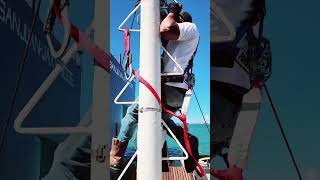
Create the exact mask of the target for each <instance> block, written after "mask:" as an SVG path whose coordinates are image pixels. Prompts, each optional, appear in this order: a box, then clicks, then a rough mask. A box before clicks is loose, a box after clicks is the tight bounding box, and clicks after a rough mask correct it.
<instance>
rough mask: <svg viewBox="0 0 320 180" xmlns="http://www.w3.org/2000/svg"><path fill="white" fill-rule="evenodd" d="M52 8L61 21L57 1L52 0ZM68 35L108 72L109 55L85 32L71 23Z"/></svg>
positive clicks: (61, 21)
mask: <svg viewBox="0 0 320 180" xmlns="http://www.w3.org/2000/svg"><path fill="white" fill-rule="evenodd" d="M53 8H54V11H55V14H56V17H57V18H58V20H59V22H60V23H61V24H62V23H63V18H62V16H61V12H60V9H59V8H58V7H57V2H56V0H54V2H53ZM70 36H71V37H72V38H73V39H74V40H75V41H76V42H77V44H78V45H79V46H80V47H81V48H83V49H85V50H86V51H87V52H88V53H89V54H91V56H93V57H94V60H95V61H96V63H97V64H98V65H99V66H101V67H102V68H103V69H105V70H106V71H107V72H110V59H109V55H108V54H107V53H106V52H105V51H104V50H103V49H101V48H100V47H99V46H97V45H96V44H95V43H94V42H93V41H92V39H91V38H89V37H88V36H87V35H86V33H84V32H81V31H80V30H79V29H78V28H77V27H76V26H74V25H73V24H71V31H70Z"/></svg>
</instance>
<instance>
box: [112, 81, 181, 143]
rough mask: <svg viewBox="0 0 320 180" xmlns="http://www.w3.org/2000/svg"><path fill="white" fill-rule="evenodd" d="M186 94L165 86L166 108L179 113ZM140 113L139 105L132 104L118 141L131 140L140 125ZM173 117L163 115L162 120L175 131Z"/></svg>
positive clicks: (163, 96) (122, 122) (163, 91)
mask: <svg viewBox="0 0 320 180" xmlns="http://www.w3.org/2000/svg"><path fill="white" fill-rule="evenodd" d="M184 95H185V94H184V93H183V91H181V89H180V90H179V89H177V88H175V87H171V86H164V87H163V88H162V100H163V102H164V106H165V107H166V108H169V109H170V110H171V111H173V112H175V111H177V110H178V109H179V108H180V107H181V106H182V103H183V99H184ZM138 112H139V105H138V104H132V105H131V106H129V108H128V109H127V113H126V115H125V117H124V118H123V119H122V121H121V128H120V131H119V135H118V139H119V140H120V141H121V142H125V141H126V142H127V141H129V140H130V139H131V137H132V135H133V133H134V130H135V128H136V127H137V123H138ZM171 117H172V116H171V115H169V114H166V113H162V119H163V120H164V122H165V123H166V124H167V125H168V127H169V128H170V129H174V127H175V126H177V125H176V123H175V122H174V121H173V120H171Z"/></svg>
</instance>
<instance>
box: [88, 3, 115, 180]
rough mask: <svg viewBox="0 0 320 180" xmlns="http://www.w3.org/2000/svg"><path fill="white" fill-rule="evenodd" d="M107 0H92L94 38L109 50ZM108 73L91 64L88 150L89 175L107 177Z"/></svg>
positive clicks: (92, 177) (97, 178) (100, 177)
mask: <svg viewBox="0 0 320 180" xmlns="http://www.w3.org/2000/svg"><path fill="white" fill-rule="evenodd" d="M108 15H109V1H101V0H96V1H95V15H94V41H95V43H96V44H97V45H98V46H99V47H101V48H102V49H103V50H104V51H105V52H107V50H109V16H108ZM109 80H110V76H109V74H108V73H107V71H105V70H104V69H103V68H101V67H100V66H98V65H95V66H94V82H93V102H92V123H91V128H92V136H91V138H92V144H91V150H92V151H93V152H92V154H91V178H90V179H93V180H106V179H109V178H110V173H109V155H108V154H109V153H107V151H108V149H109V147H107V144H108V139H109V138H108V135H109V129H108V127H109V119H110V111H111V109H110V98H109V89H110V87H109Z"/></svg>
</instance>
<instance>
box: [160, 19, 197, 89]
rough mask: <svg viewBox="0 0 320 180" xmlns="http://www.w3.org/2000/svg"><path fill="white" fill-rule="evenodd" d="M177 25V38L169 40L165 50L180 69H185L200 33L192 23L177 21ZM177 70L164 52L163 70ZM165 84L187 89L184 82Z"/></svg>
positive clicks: (165, 71)
mask: <svg viewBox="0 0 320 180" xmlns="http://www.w3.org/2000/svg"><path fill="white" fill-rule="evenodd" d="M178 26H179V30H180V35H179V38H178V39H177V40H175V41H169V42H168V44H167V46H166V50H167V51H168V52H169V53H170V54H171V55H172V57H173V58H176V61H177V63H178V64H179V65H180V66H181V68H182V70H185V69H186V68H187V66H188V64H189V60H190V59H191V58H192V56H193V54H194V52H195V51H196V49H197V46H198V43H199V37H200V35H199V32H198V29H197V26H196V25H195V24H194V23H190V22H183V23H178ZM179 71H180V70H179V68H178V67H177V66H176V65H175V63H174V62H173V61H172V60H171V59H170V57H169V56H168V55H167V54H166V53H165V55H164V57H163V72H164V73H175V72H179ZM166 85H169V86H174V87H179V88H184V89H188V85H187V84H186V83H176V82H167V83H166Z"/></svg>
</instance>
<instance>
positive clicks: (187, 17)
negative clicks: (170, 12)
mask: <svg viewBox="0 0 320 180" xmlns="http://www.w3.org/2000/svg"><path fill="white" fill-rule="evenodd" d="M180 18H181V19H182V21H183V22H192V16H191V15H190V14H189V13H188V12H186V11H184V12H181V13H180Z"/></svg>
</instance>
